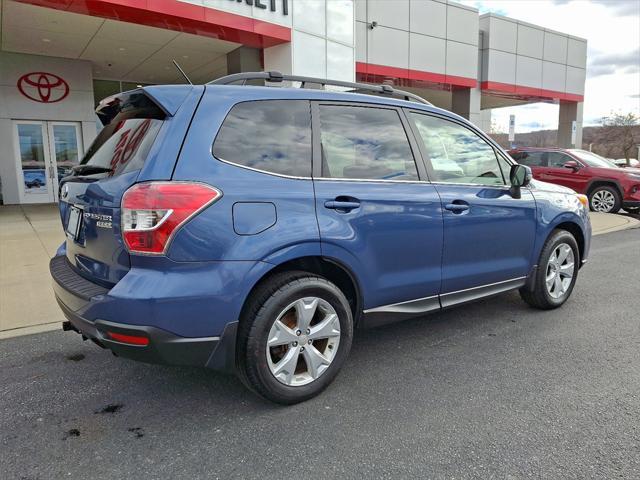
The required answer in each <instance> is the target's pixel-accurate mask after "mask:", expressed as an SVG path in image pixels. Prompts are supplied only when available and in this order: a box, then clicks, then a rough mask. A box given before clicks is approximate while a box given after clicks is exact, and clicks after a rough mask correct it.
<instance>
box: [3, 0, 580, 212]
mask: <svg viewBox="0 0 640 480" xmlns="http://www.w3.org/2000/svg"><path fill="white" fill-rule="evenodd" d="M0 14H1V18H0V25H1V43H0V145H1V146H2V148H1V149H0V181H1V194H2V201H3V203H5V204H15V203H48V202H55V201H57V182H58V179H59V178H60V177H61V176H63V175H64V174H65V172H66V171H68V169H69V168H71V167H72V166H73V165H75V164H77V163H78V160H79V158H81V157H82V154H83V152H84V151H85V150H86V149H87V148H88V146H89V145H90V144H91V142H92V140H93V138H94V137H95V135H96V132H97V129H98V128H99V127H98V123H97V118H96V116H95V114H94V108H95V106H96V104H97V102H99V101H100V100H101V99H103V98H106V97H108V96H110V95H113V94H115V93H118V92H121V91H126V90H131V89H134V88H137V87H138V86H142V85H149V84H165V83H184V78H183V77H182V76H181V74H180V73H179V71H178V70H177V69H176V68H175V67H174V66H173V63H172V60H176V61H177V62H178V63H179V64H180V65H181V67H182V68H183V69H184V71H185V72H186V73H187V75H188V76H189V77H190V78H191V80H192V81H193V82H194V83H206V82H207V81H210V80H213V79H215V78H217V77H220V76H223V75H226V74H231V73H239V72H247V71H257V70H277V71H280V72H282V73H289V74H294V75H304V76H311V77H320V78H328V79H333V80H343V81H359V82H367V83H383V82H384V83H390V84H393V85H396V86H398V87H400V88H403V89H405V90H409V91H412V92H415V93H417V94H419V95H421V96H422V97H424V98H426V99H427V100H429V101H431V102H432V103H433V104H434V105H436V106H439V107H443V108H446V109H448V110H452V111H454V112H456V113H458V114H460V115H462V116H463V117H465V118H468V119H469V120H471V121H472V122H474V123H475V124H477V125H479V126H480V127H481V128H483V129H484V130H489V127H490V123H491V120H490V119H491V110H492V109H495V108H501V107H507V106H513V105H521V104H526V103H535V102H550V103H556V104H558V105H559V117H558V125H559V128H558V144H559V145H560V146H563V147H570V146H572V145H578V146H580V145H581V144H582V102H583V99H584V83H585V68H586V51H587V42H586V40H584V39H581V38H577V37H574V36H571V35H568V34H565V33H562V32H557V31H552V30H549V29H545V28H543V27H541V26H537V25H532V24H528V23H525V22H522V21H519V20H514V19H511V18H507V17H503V16H498V15H494V14H486V15H480V14H479V12H478V10H476V9H474V8H470V7H468V6H465V5H461V4H459V3H456V2H454V1H451V0H0Z"/></svg>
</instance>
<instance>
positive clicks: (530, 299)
mask: <svg viewBox="0 0 640 480" xmlns="http://www.w3.org/2000/svg"><path fill="white" fill-rule="evenodd" d="M562 243H566V244H567V245H569V247H571V250H573V258H574V271H573V278H572V279H571V284H570V286H569V287H568V288H567V290H566V292H565V293H564V295H563V296H561V297H560V298H553V297H552V296H551V294H550V293H549V292H548V290H547V285H546V276H547V265H548V262H549V257H550V256H551V255H552V253H553V251H554V250H555V249H556V247H557V246H558V245H560V244H562ZM579 267H580V250H579V249H578V243H577V242H576V239H575V238H574V236H573V235H572V234H571V233H569V232H567V231H566V230H555V231H554V232H553V233H552V234H551V235H550V236H549V238H548V239H547V241H546V243H545V245H544V248H543V249H542V252H541V253H540V259H539V261H538V269H537V271H536V273H535V277H534V279H533V290H529V288H528V287H526V286H525V287H522V288H521V289H520V296H521V297H522V299H523V300H524V301H525V302H527V303H528V304H529V305H531V306H532V307H535V308H539V309H541V310H551V309H554V308H558V307H560V306H561V305H562V304H563V303H564V302H566V301H567V299H568V298H569V297H570V296H571V292H572V291H573V287H574V286H575V284H576V280H577V279H578V270H579Z"/></svg>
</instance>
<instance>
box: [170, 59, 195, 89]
mask: <svg viewBox="0 0 640 480" xmlns="http://www.w3.org/2000/svg"><path fill="white" fill-rule="evenodd" d="M172 61H173V64H174V65H175V66H176V68H177V69H178V71H179V72H180V73H181V74H182V76H183V77H184V78H185V80H186V81H187V82H189V83H190V84H191V85H193V82H192V81H191V80H189V77H187V74H186V73H184V70H182V68H180V65H178V62H176V61H175V60H172Z"/></svg>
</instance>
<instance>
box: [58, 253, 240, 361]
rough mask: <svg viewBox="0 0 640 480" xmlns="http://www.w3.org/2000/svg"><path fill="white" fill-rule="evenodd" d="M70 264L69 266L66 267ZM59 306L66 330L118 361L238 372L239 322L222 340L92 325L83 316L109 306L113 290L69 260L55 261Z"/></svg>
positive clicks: (115, 324) (121, 325)
mask: <svg viewBox="0 0 640 480" xmlns="http://www.w3.org/2000/svg"><path fill="white" fill-rule="evenodd" d="M65 262H66V263H65ZM49 269H50V272H51V275H52V278H53V290H54V293H55V296H56V300H57V302H58V304H59V306H60V308H61V310H62V312H63V314H64V315H65V317H66V318H67V321H66V322H64V323H63V329H64V330H73V331H75V332H77V333H79V334H81V335H82V336H83V338H85V339H90V340H92V341H93V342H94V343H96V344H97V345H98V346H100V347H102V348H106V349H109V350H111V351H112V352H113V353H114V354H115V355H117V356H121V357H125V358H130V359H133V360H137V361H141V362H146V363H157V364H164V365H191V366H201V367H208V368H213V369H215V370H220V371H225V372H232V371H233V370H234V368H235V340H236V331H237V324H238V322H230V323H228V324H227V325H226V326H225V328H224V330H223V332H222V333H221V335H219V336H210V337H184V336H180V335H176V334H175V333H172V332H169V331H167V330H165V329H163V328H158V327H157V326H152V325H134V324H130V323H121V322H114V321H108V320H103V319H90V318H87V317H86V316H85V315H83V312H93V311H95V310H96V309H97V310H99V308H96V305H98V306H99V305H100V304H101V302H105V301H110V300H106V298H105V297H107V295H108V293H109V290H108V289H107V288H104V287H102V286H99V285H96V284H94V283H93V282H90V281H89V280H87V279H85V278H83V277H82V276H80V275H78V274H77V273H76V272H75V271H74V270H73V269H72V268H71V266H70V265H69V264H68V261H67V260H66V257H54V258H53V259H51V262H50V264H49ZM111 333H115V334H120V335H127V336H133V337H138V338H143V339H147V340H148V342H146V345H136V344H131V343H124V342H122V341H117V340H114V339H113V338H111V335H110V334H111Z"/></svg>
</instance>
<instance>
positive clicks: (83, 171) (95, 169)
mask: <svg viewBox="0 0 640 480" xmlns="http://www.w3.org/2000/svg"><path fill="white" fill-rule="evenodd" d="M72 170H73V174H74V175H94V174H96V173H111V172H113V168H109V167H101V166H100V165H76V166H75V167H73V169H72Z"/></svg>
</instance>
